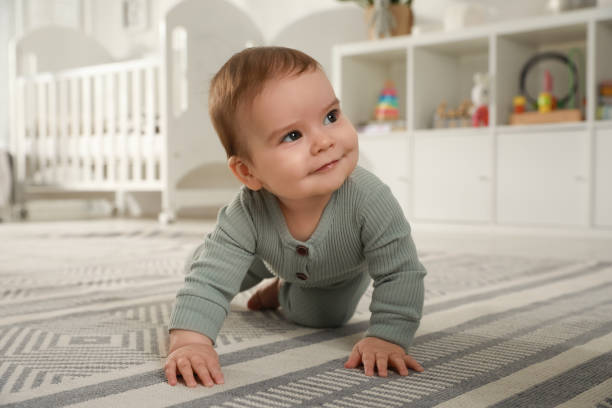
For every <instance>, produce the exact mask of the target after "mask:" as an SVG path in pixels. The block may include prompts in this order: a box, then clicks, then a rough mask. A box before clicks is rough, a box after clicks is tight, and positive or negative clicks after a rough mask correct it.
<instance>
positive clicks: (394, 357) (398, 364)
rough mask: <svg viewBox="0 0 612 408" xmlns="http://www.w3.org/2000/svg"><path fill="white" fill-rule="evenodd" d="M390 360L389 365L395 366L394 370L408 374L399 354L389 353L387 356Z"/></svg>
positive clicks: (400, 373)
mask: <svg viewBox="0 0 612 408" xmlns="http://www.w3.org/2000/svg"><path fill="white" fill-rule="evenodd" d="M389 360H391V365H392V366H393V367H395V370H396V371H397V373H398V374H399V375H408V368H407V367H406V362H405V361H404V359H403V358H402V356H400V355H399V354H391V356H390V357H389Z"/></svg>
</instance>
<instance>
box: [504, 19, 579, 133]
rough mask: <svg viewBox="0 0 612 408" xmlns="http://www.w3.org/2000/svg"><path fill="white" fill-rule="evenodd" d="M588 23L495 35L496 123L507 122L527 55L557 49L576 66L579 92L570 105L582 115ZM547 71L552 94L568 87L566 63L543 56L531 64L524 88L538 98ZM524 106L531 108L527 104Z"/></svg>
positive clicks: (559, 94)
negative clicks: (551, 84) (550, 77)
mask: <svg viewBox="0 0 612 408" xmlns="http://www.w3.org/2000/svg"><path fill="white" fill-rule="evenodd" d="M587 32H588V30H587V24H586V23H574V24H569V25H565V26H555V27H550V28H543V29H538V30H527V31H520V32H516V33H506V34H501V35H498V36H497V38H496V41H497V53H496V58H497V60H496V65H497V74H496V79H495V84H496V87H495V88H496V107H497V112H496V118H497V125H507V124H508V123H509V121H510V114H511V113H512V110H513V103H512V102H513V98H514V97H515V96H516V95H519V94H520V76H521V71H522V69H523V67H524V65H525V64H526V63H527V62H528V61H529V59H530V58H532V57H533V56H535V55H537V54H538V53H542V52H550V51H554V52H560V53H563V54H565V55H568V56H569V57H570V58H571V59H572V60H573V61H574V62H575V63H576V65H577V68H578V95H577V98H576V97H575V98H574V103H573V104H571V105H570V106H568V107H570V108H576V109H581V110H582V114H583V118H584V113H585V112H584V104H583V101H584V100H585V97H586V93H585V87H584V84H586V81H585V75H586V61H587V58H586V52H587ZM546 70H549V71H550V73H551V75H552V77H553V92H552V93H553V94H554V95H555V96H556V97H557V98H562V97H563V96H565V95H567V93H568V92H569V90H570V78H571V75H570V72H569V69H568V67H567V66H565V64H563V63H562V62H560V61H557V60H554V59H546V60H542V61H541V62H539V63H537V64H536V65H534V66H533V69H531V70H530V71H529V72H527V76H526V78H525V79H526V81H525V85H526V90H527V92H528V93H529V95H530V96H531V97H532V98H534V99H537V97H538V94H539V93H540V91H541V90H542V88H543V83H544V73H545V71H546ZM527 104H528V106H526V108H527V109H528V110H533V109H534V107H533V106H530V105H529V102H528V103H527Z"/></svg>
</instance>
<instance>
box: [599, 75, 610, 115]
mask: <svg viewBox="0 0 612 408" xmlns="http://www.w3.org/2000/svg"><path fill="white" fill-rule="evenodd" d="M598 99H599V101H598V104H597V119H598V120H610V119H612V81H603V82H601V83H600V84H599V97H598Z"/></svg>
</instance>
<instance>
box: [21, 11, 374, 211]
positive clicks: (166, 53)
mask: <svg viewBox="0 0 612 408" xmlns="http://www.w3.org/2000/svg"><path fill="white" fill-rule="evenodd" d="M312 20H316V21H318V22H323V23H325V24H324V25H323V26H322V27H321V28H320V29H317V30H316V32H313V31H312V26H313V21H312ZM362 20H363V18H362V12H361V10H360V9H359V8H358V7H356V6H354V8H350V7H343V8H341V9H338V10H327V11H325V12H323V13H319V14H317V15H313V16H310V17H309V18H305V19H302V20H301V21H298V22H294V23H292V24H291V25H289V26H288V27H287V28H286V29H284V30H283V31H282V32H280V33H279V34H278V38H277V39H274V40H272V41H271V43H274V44H277V45H285V46H292V47H296V48H300V49H304V50H305V51H306V52H308V53H310V54H311V55H313V56H314V57H315V58H317V59H319V60H320V61H321V62H322V63H323V65H324V66H326V65H327V67H326V68H328V69H329V66H330V65H331V64H330V62H331V61H330V59H331V46H332V44H333V43H334V42H335V43H338V42H345V41H355V40H359V39H364V38H365V33H366V31H365V29H364V27H362V26H363V22H362ZM160 31H161V39H160V55H159V56H158V57H154V58H147V59H142V60H136V61H127V62H115V63H106V64H102V65H100V64H96V65H88V63H87V62H81V63H78V62H77V63H76V66H77V67H78V68H75V69H59V70H52V72H51V73H40V74H36V75H27V74H26V73H25V72H26V71H27V70H24V69H18V68H17V66H18V62H19V58H22V57H23V55H20V53H22V51H20V49H19V44H20V43H23V42H25V41H26V39H23V38H22V39H19V40H18V41H17V42H16V43H15V44H14V45H13V50H12V52H10V54H11V56H12V59H13V61H12V65H13V74H12V75H11V76H12V82H11V87H10V90H11V119H12V122H11V123H12V126H11V127H12V129H11V135H12V138H11V140H12V147H11V151H12V153H13V155H14V158H15V163H16V181H17V186H18V197H19V204H20V205H21V206H24V205H25V203H26V202H27V200H28V199H29V198H30V197H35V196H39V195H40V194H45V193H47V194H51V193H55V192H71V193H75V192H77V193H86V194H87V193H94V192H106V193H113V194H114V196H115V200H114V207H115V209H116V210H117V212H118V213H121V212H122V210H123V209H124V207H125V195H126V194H129V193H131V192H147V191H152V192H159V193H160V200H161V202H160V203H159V204H160V205H159V208H160V209H161V212H160V220H161V221H163V222H168V221H171V220H173V219H174V218H175V214H176V212H177V211H178V210H179V209H181V208H183V207H190V206H220V205H223V204H224V203H226V202H227V201H228V200H230V199H231V197H232V196H233V195H234V194H235V193H236V191H237V190H238V188H239V184H238V182H237V181H236V180H235V178H234V177H233V176H232V175H231V173H230V172H229V170H228V168H227V164H226V158H225V152H224V151H223V148H222V147H221V143H220V142H219V141H218V139H217V136H216V134H215V131H214V129H213V127H212V125H211V123H210V120H209V118H208V113H207V111H208V105H207V94H208V84H209V80H210V79H211V78H212V76H213V74H214V73H215V72H216V71H217V70H218V69H219V67H220V66H221V65H222V64H223V63H224V62H225V61H226V60H227V59H228V58H229V57H230V56H231V55H232V54H233V53H235V52H237V51H240V50H241V49H243V48H244V47H245V46H249V45H262V44H264V39H263V35H262V34H261V32H260V30H259V28H258V27H257V26H256V24H255V23H254V21H253V20H252V19H251V17H249V15H248V14H247V13H245V12H244V11H243V10H241V9H239V8H238V7H237V6H236V5H234V4H232V3H231V2H229V1H226V0H207V1H206V2H203V1H200V0H182V1H180V2H178V3H177V4H176V5H174V6H173V7H172V8H171V9H170V10H168V12H167V13H166V14H165V16H164V19H163V21H162V22H161V30H160ZM305 32H307V33H308V35H307V36H306V35H305V34H304V33H305ZM79 35H81V36H83V34H82V33H81V34H79V33H78V32H76V31H75V33H74V34H73V35H72V36H64V37H63V38H64V39H65V40H64V41H68V39H74V40H75V44H76V45H75V47H81V48H80V50H81V51H79V52H77V53H76V54H77V55H81V54H86V53H88V52H89V50H91V49H92V46H94V45H96V44H91V39H90V38H87V39H86V38H79V39H77V38H73V37H75V36H79ZM38 37H39V40H38V42H39V43H40V42H41V41H40V38H41V37H42V38H43V41H42V42H43V43H44V38H46V36H45V35H44V33H42V35H41V33H38ZM49 37H51V36H49ZM306 37H308V41H307V42H305V41H306V40H305V38H306ZM331 39H333V41H332V40H331ZM77 40H78V41H77ZM56 41H57V40H56ZM26 43H27V42H26ZM53 47H57V44H54V43H53V42H51V43H49V44H44V46H43V47H40V46H39V49H38V50H37V51H35V52H37V53H40V54H41V56H42V57H44V56H45V52H47V50H48V49H49V48H53ZM66 48H69V47H67V46H66V44H64V46H63V47H62V49H66ZM100 48H101V47H100ZM42 57H41V58H42ZM53 57H54V55H50V56H49V53H48V52H47V58H48V59H49V60H50V61H53V60H57V58H53ZM99 59H100V57H98V60H99Z"/></svg>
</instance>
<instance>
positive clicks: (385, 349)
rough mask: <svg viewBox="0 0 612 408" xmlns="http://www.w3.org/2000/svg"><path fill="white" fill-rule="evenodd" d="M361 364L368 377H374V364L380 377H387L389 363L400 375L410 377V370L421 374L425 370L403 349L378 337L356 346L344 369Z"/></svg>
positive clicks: (360, 342) (368, 338) (362, 341)
mask: <svg viewBox="0 0 612 408" xmlns="http://www.w3.org/2000/svg"><path fill="white" fill-rule="evenodd" d="M361 362H363V369H364V371H365V375H367V376H373V375H374V363H376V368H377V370H378V375H379V376H380V377H386V376H387V365H388V363H389V362H390V363H391V366H392V367H394V368H395V370H396V371H397V372H398V373H399V375H408V368H412V369H413V370H415V371H419V372H421V371H424V368H423V367H422V366H421V365H420V364H419V363H418V362H417V361H416V360H415V359H414V358H412V357H411V356H409V355H408V354H406V353H405V352H404V349H403V348H402V347H400V346H398V345H397V344H394V343H390V342H388V341H386V340H382V339H379V338H377V337H366V338H365V339H362V340H360V341H359V342H358V343H357V344H355V346H354V347H353V351H352V352H351V355H350V356H349V359H348V361H347V362H346V363H344V367H345V368H355V367H357V366H358V365H359V363H361Z"/></svg>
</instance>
